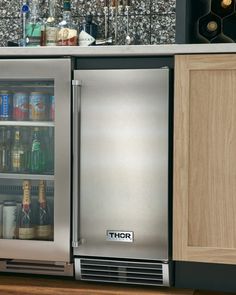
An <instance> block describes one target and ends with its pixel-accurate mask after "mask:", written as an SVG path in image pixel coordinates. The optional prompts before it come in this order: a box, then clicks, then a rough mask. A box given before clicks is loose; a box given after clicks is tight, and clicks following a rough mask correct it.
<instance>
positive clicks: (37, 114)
mask: <svg viewBox="0 0 236 295" xmlns="http://www.w3.org/2000/svg"><path fill="white" fill-rule="evenodd" d="M47 97H48V95H47V94H45V93H43V92H39V91H35V92H31V93H30V96H29V119H30V120H32V121H45V120H47V115H46V101H47Z"/></svg>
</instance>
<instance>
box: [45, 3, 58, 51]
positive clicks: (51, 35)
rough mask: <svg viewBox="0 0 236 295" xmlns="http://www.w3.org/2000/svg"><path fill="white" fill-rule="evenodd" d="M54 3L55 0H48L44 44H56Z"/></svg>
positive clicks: (56, 29)
mask: <svg viewBox="0 0 236 295" xmlns="http://www.w3.org/2000/svg"><path fill="white" fill-rule="evenodd" d="M55 4H56V0H50V2H49V17H48V18H47V22H46V44H45V45H46V46H56V45H57V33H58V27H57V26H56V22H55Z"/></svg>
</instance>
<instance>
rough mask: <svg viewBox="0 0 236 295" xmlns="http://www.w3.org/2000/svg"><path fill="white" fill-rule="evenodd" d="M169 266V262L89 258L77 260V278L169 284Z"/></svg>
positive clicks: (159, 284) (113, 281) (154, 284)
mask: <svg viewBox="0 0 236 295" xmlns="http://www.w3.org/2000/svg"><path fill="white" fill-rule="evenodd" d="M168 268H169V266H168V264H162V263H151V262H139V261H138V262H137V261H121V260H103V259H87V258H81V259H76V260H75V271H76V278H77V279H80V280H85V281H96V282H110V283H126V284H141V285H150V286H169V270H168ZM78 270H79V275H78V273H77V271H78Z"/></svg>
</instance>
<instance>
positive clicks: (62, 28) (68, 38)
mask: <svg viewBox="0 0 236 295" xmlns="http://www.w3.org/2000/svg"><path fill="white" fill-rule="evenodd" d="M63 9H64V10H63V19H62V21H61V22H60V23H59V31H58V35H57V45H59V46H76V45H78V32H77V30H76V28H75V25H74V23H73V21H72V17H71V8H70V1H69V0H64V5H63Z"/></svg>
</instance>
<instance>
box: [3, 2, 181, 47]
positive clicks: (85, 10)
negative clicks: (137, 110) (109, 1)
mask: <svg viewBox="0 0 236 295" xmlns="http://www.w3.org/2000/svg"><path fill="white" fill-rule="evenodd" d="M175 1H176V0H131V7H130V18H129V27H130V32H129V35H130V37H131V40H132V43H131V44H170V43H174V42H175V17H176V16H175ZM48 2H49V0H40V9H41V11H40V14H41V17H42V18H43V19H46V18H47V13H48V5H49V3H48ZM0 4H1V10H0V28H1V30H0V46H7V41H16V40H19V39H20V38H21V36H22V18H21V13H20V7H21V1H19V0H0ZM71 10H72V16H73V19H74V22H75V23H76V24H77V25H78V27H79V24H80V23H81V22H83V21H84V19H85V16H86V15H93V20H94V22H96V24H97V25H98V28H99V36H98V37H99V38H103V37H104V27H105V25H104V24H105V17H104V0H72V1H71ZM62 11H63V0H57V8H56V16H57V19H58V22H59V21H60V19H61V17H62ZM126 27H127V17H126V15H125V12H124V11H121V12H120V13H119V15H118V27H117V32H118V33H117V45H122V44H125V36H126ZM109 28H110V32H111V33H110V35H113V37H114V22H112V21H110V23H109Z"/></svg>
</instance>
